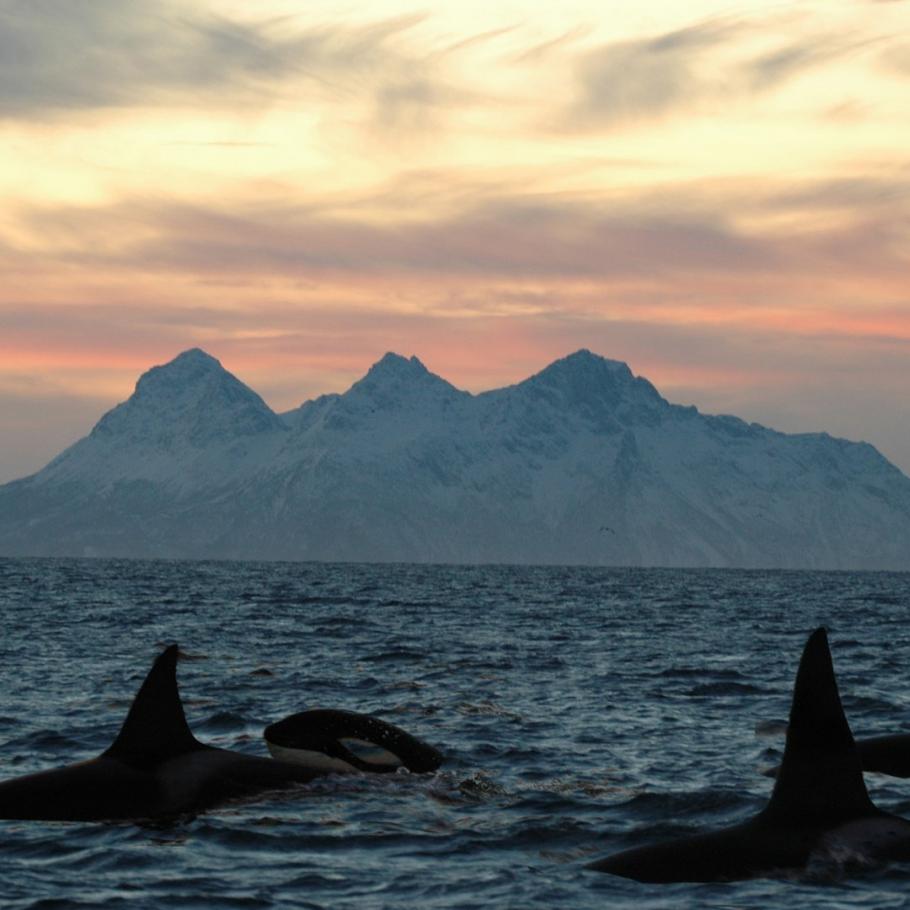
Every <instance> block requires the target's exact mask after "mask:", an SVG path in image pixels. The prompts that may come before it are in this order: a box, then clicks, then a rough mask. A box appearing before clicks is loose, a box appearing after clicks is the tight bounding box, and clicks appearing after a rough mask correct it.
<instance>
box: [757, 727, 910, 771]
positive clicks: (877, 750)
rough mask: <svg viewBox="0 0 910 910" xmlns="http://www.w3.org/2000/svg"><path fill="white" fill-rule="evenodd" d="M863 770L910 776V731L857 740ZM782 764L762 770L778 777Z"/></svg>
mask: <svg viewBox="0 0 910 910" xmlns="http://www.w3.org/2000/svg"><path fill="white" fill-rule="evenodd" d="M856 749H857V751H858V752H859V761H860V765H862V769H863V771H870V772H873V773H875V774H885V775H887V776H889V777H910V733H894V734H888V735H885V736H871V737H867V738H865V739H858V740H856ZM779 772H780V766H779V765H776V766H774V767H772V768H768V769H766V770H763V771H762V774H764V775H765V777H777V775H778V773H779Z"/></svg>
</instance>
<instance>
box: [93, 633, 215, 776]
mask: <svg viewBox="0 0 910 910" xmlns="http://www.w3.org/2000/svg"><path fill="white" fill-rule="evenodd" d="M177 653H178V651H177V645H171V646H170V647H169V648H166V649H165V650H164V651H163V652H162V653H161V654H160V655H159V656H158V658H157V660H156V661H155V663H154V664H152V669H151V670H149V672H148V676H146V677H145V681H144V682H143V683H142V686H141V687H140V689H139V691H138V692H137V693H136V697H135V698H134V699H133V704H132V705H131V706H130V710H129V713H128V714H127V715H126V720H125V721H124V722H123V726H122V727H121V728H120V732H119V733H118V734H117V738H116V739H115V740H114V742H113V743H112V744H111V746H110V748H109V749H108V750H107V751H106V752H105V753H104V754H105V755H107V756H109V757H111V758H117V759H119V760H120V761H123V762H126V763H127V764H130V765H135V766H142V767H149V766H152V765H157V764H160V763H161V762H163V761H166V760H167V759H169V758H173V757H174V756H175V755H181V754H183V753H185V752H192V751H194V750H196V749H204V748H205V746H203V745H202V743H200V742H199V741H198V740H197V739H196V737H195V736H193V734H192V732H191V731H190V728H189V725H188V724H187V722H186V716H185V715H184V713H183V705H182V703H181V701H180V693H179V692H178V691H177Z"/></svg>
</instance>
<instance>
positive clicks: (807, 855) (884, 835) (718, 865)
mask: <svg viewBox="0 0 910 910" xmlns="http://www.w3.org/2000/svg"><path fill="white" fill-rule="evenodd" d="M838 857H849V858H851V859H855V860H857V861H859V862H863V863H868V862H879V861H886V860H905V859H910V822H908V821H906V820H904V819H902V818H900V817H898V816H896V815H891V814H890V813H888V812H884V811H883V810H881V809H878V808H877V807H876V806H874V805H873V803H872V801H871V800H870V799H869V794H868V793H867V792H866V785H865V783H864V781H863V772H862V767H861V765H860V758H859V753H858V751H857V748H856V745H855V743H854V740H853V734H852V733H851V731H850V726H849V725H848V723H847V718H846V716H845V715H844V710H843V707H842V706H841V701H840V695H839V693H838V690H837V680H836V679H835V676H834V667H833V664H832V661H831V652H830V650H829V648H828V638H827V634H826V632H825V630H824V629H823V628H819V629H816V630H815V632H813V633H812V635H811V636H810V637H809V640H808V642H807V643H806V646H805V649H804V651H803V655H802V659H801V661H800V664H799V670H798V671H797V675H796V684H795V686H794V690H793V701H792V705H791V708H790V724H789V728H788V731H787V743H786V747H785V749H784V758H783V761H782V763H781V768H780V774H779V775H778V778H777V782H776V783H775V785H774V790H773V792H772V794H771V799H770V800H769V802H768V804H767V805H766V806H765V808H764V809H763V810H762V811H761V812H759V813H758V814H757V815H755V816H754V817H753V818H751V819H749V820H748V821H745V822H743V823H741V824H738V825H733V826H731V827H727V828H723V829H720V830H718V831H713V832H706V833H703V834H696V835H693V836H691V837H683V838H678V839H675V840H670V841H664V842H662V843H658V844H654V845H652V846H643V847H636V848H634V849H631V850H626V851H624V852H622V853H617V854H615V855H613V856H609V857H607V858H606V859H602V860H599V861H597V862H595V863H593V864H591V865H590V866H589V868H591V869H594V870H596V871H598V872H607V873H609V874H612V875H619V876H623V877H625V878H631V879H635V880H637V881H640V882H709V881H735V880H739V879H746V878H763V877H776V876H779V875H792V874H794V873H796V874H799V873H800V872H803V871H805V870H806V869H807V867H811V866H812V865H814V864H816V863H821V864H824V863H825V862H826V861H830V860H834V861H835V862H837V861H838Z"/></svg>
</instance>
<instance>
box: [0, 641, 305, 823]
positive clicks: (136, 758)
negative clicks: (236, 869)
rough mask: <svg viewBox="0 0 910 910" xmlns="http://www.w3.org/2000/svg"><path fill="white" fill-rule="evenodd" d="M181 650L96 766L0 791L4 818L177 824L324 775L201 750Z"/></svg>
mask: <svg viewBox="0 0 910 910" xmlns="http://www.w3.org/2000/svg"><path fill="white" fill-rule="evenodd" d="M177 655H178V650H177V645H171V646H170V647H169V648H167V649H166V650H165V651H164V652H163V653H162V654H161V655H160V656H159V657H158V658H157V660H156V661H155V663H154V664H153V666H152V669H151V670H150V671H149V674H148V676H147V677H146V678H145V681H144V682H143V684H142V686H141V688H140V689H139V692H138V694H137V695H136V697H135V699H134V700H133V704H132V706H131V707H130V710H129V713H128V714H127V716H126V720H125V721H124V722H123V726H122V727H121V729H120V733H119V734H118V735H117V738H116V739H115V740H114V742H113V743H112V744H111V746H110V748H108V749H107V750H106V751H105V752H103V753H102V754H101V755H99V756H98V757H97V758H93V759H91V760H89V761H84V762H79V763H78V764H74V765H68V766H67V767H64V768H59V769H56V770H52V771H41V772H39V773H37V774H29V775H27V776H25V777H19V778H14V779H12V780H7V781H4V782H3V783H0V818H3V819H36V820H39V819H40V820H59V821H100V820H118V819H146V818H162V817H174V816H179V815H183V814H191V813H196V812H199V811H201V810H204V809H207V808H210V807H212V806H215V805H218V804H220V803H223V802H225V801H227V800H230V799H234V798H237V797H244V796H250V795H252V794H255V793H259V792H263V791H266V790H272V789H279V788H284V787H289V786H292V785H294V784H299V783H306V782H308V781H310V780H312V779H313V778H314V777H317V776H318V775H319V773H320V772H318V771H314V770H313V769H311V768H305V767H302V766H300V765H294V764H289V763H286V762H280V761H275V760H274V759H272V758H265V757H262V758H258V757H256V756H253V755H244V754H243V753H240V752H232V751H230V750H227V749H218V748H215V747H214V746H207V745H205V744H204V743H201V742H199V740H197V739H196V737H195V736H193V734H192V732H191V731H190V728H189V726H188V724H187V722H186V717H185V715H184V713H183V705H182V703H181V701H180V693H179V691H178V689H177V672H176V671H177Z"/></svg>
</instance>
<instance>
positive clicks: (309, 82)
mask: <svg viewBox="0 0 910 910" xmlns="http://www.w3.org/2000/svg"><path fill="white" fill-rule="evenodd" d="M0 192H2V198H3V202H4V204H3V206H2V208H0V275H2V281H0V440H2V442H0V482H5V481H8V480H11V479H13V478H15V477H19V476H24V475H26V474H30V473H32V472H34V471H36V470H38V469H39V468H41V467H42V466H43V465H44V464H45V463H46V462H47V461H48V460H50V459H51V458H52V457H53V456H54V455H56V454H57V453H58V452H59V451H60V450H61V449H63V448H64V447H65V446H66V445H68V444H70V443H71V442H73V441H75V440H76V439H78V438H79V437H81V436H83V435H85V434H86V433H87V432H88V431H89V430H90V429H91V427H92V425H93V424H94V423H95V422H96V421H97V419H98V418H99V417H100V416H101V414H102V413H104V411H106V410H107V409H109V408H110V407H112V406H113V405H114V404H116V403H117V402H119V401H123V400H124V399H126V398H127V397H128V396H129V395H130V394H131V392H132V389H133V387H134V384H135V381H136V379H137V378H138V376H139V375H140V374H141V373H142V372H143V371H145V370H146V369H148V368H149V367H150V366H153V365H155V364H159V363H164V362H166V361H168V360H170V359H172V358H173V357H174V356H176V355H177V354H178V353H179V352H180V351H182V350H185V349H187V348H190V347H196V346H198V347H202V348H203V349H205V350H206V351H208V352H209V353H210V354H212V355H214V356H215V357H218V358H219V359H220V360H221V361H222V363H223V364H224V366H225V367H226V368H227V369H228V370H230V371H231V372H232V373H234V374H235V375H237V376H238V377H239V378H240V379H241V380H243V381H244V382H246V383H247V384H248V385H250V386H251V387H253V388H254V389H255V390H256V391H257V392H259V394H261V395H262V396H263V398H265V400H266V401H267V402H268V403H269V405H271V406H272V407H273V408H274V409H275V410H277V411H283V410H289V409H290V408H292V407H295V406H297V405H299V404H300V403H301V402H303V401H304V400H306V399H308V398H312V397H314V396H316V395H319V394H322V393H324V392H332V391H344V390H345V389H346V388H347V387H348V386H350V384H351V383H352V382H353V381H355V380H356V379H358V378H359V377H360V376H362V375H363V374H364V373H365V372H366V371H367V369H368V368H369V367H370V365H371V364H372V363H374V362H375V361H376V360H378V359H379V358H380V357H381V356H382V355H383V354H384V353H385V352H386V351H395V352H397V353H400V354H403V355H405V356H410V355H416V356H418V357H419V358H420V359H421V360H422V361H423V362H424V363H425V364H426V365H427V367H428V368H429V369H430V370H432V371H433V372H435V373H438V374H439V375H441V376H443V377H444V378H446V379H448V380H449V381H450V382H452V383H453V384H454V385H456V386H458V387H459V388H463V389H468V390H470V391H474V392H477V391H482V390H484V389H489V388H496V387H500V386H504V385H508V384H511V383H514V382H517V381H520V380H521V379H523V378H526V377H527V376H528V375H530V374H532V373H534V372H537V371H538V370H540V369H542V368H543V367H544V366H546V365H547V364H548V363H549V362H551V361H553V360H555V359H557V358H558V357H561V356H564V355H566V354H568V353H570V352H572V351H574V350H577V349H579V348H582V347H585V348H589V349H591V350H593V351H594V352H595V353H598V354H601V355H603V356H605V357H610V358H612V359H616V360H622V361H625V362H626V363H628V364H629V366H630V367H631V369H632V370H633V372H635V373H636V374H638V375H644V376H646V377H647V378H648V379H650V380H651V381H652V382H653V383H654V384H655V385H656V386H657V388H658V389H659V390H660V391H661V393H662V394H663V395H664V396H665V397H666V398H668V399H669V400H670V401H673V402H676V403H680V404H694V405H696V406H697V407H698V408H699V409H700V410H701V411H703V412H706V413H732V414H736V415H738V416H740V417H743V418H744V419H746V420H750V421H757V422H759V423H763V424H765V425H767V426H771V427H774V428H776V429H779V430H783V431H786V432H803V431H819V430H824V431H827V432H829V433H831V434H832V435H836V436H843V437H846V438H848V439H854V440H865V441H867V442H871V443H872V444H873V445H875V446H876V447H877V448H878V449H879V450H880V451H881V452H882V453H883V454H884V455H885V456H886V457H888V458H889V459H891V460H892V461H893V462H894V463H895V464H897V465H898V466H899V467H900V468H902V470H904V471H905V472H906V473H910V0H824V2H822V0H816V2H804V0H789V2H785V3H779V2H751V3H725V2H714V0H687V2H685V3H682V2H680V0H640V2H638V3H635V4H628V3H619V2H615V0H596V2H595V0H563V2H561V3H560V4H542V3H539V2H538V0H497V2H496V3H490V2H488V0H484V2H480V0H459V2H458V3H451V2H446V3H441V2H424V3H422V4H411V3H408V2H402V0H366V2H364V0H361V2H357V3H354V2H335V0H306V2H303V0H257V2H256V3H249V2H248V0H0Z"/></svg>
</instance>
